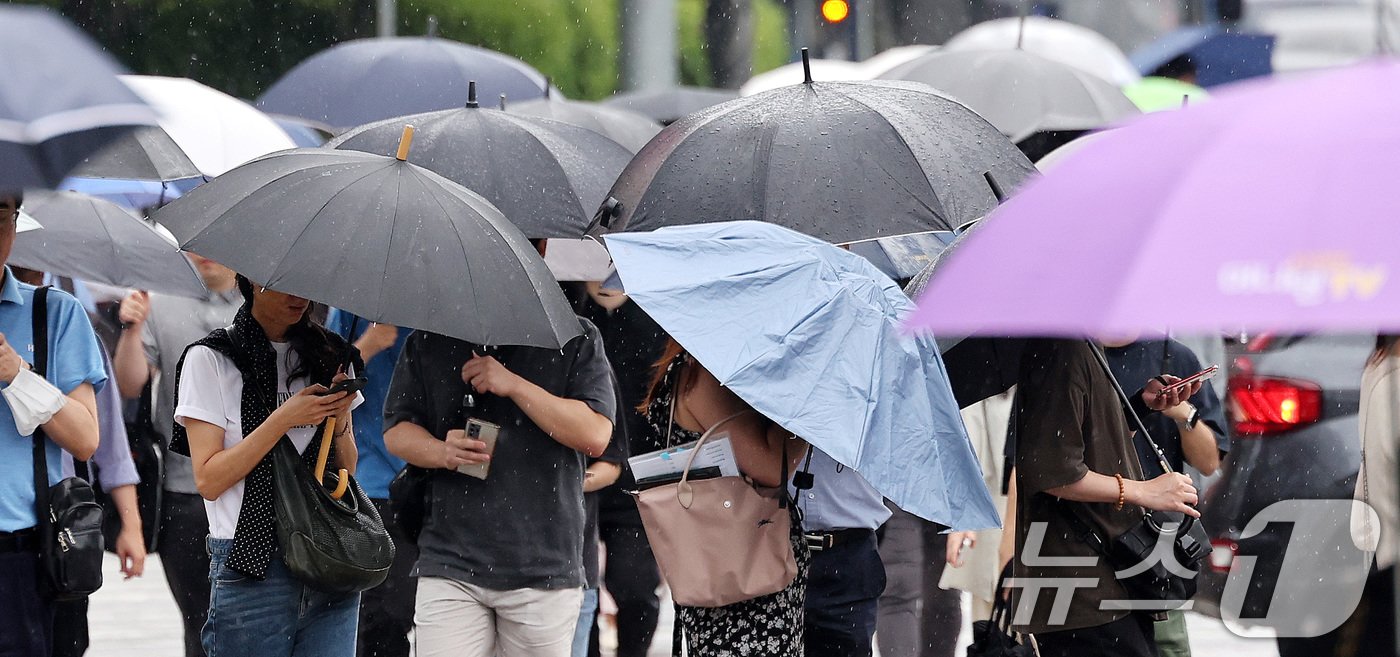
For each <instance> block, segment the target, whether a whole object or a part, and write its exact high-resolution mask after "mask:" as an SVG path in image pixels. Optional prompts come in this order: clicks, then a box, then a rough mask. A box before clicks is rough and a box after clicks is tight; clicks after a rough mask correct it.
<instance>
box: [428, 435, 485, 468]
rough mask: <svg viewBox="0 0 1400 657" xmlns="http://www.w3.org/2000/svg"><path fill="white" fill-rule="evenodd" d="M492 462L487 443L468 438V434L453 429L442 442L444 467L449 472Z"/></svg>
mask: <svg viewBox="0 0 1400 657" xmlns="http://www.w3.org/2000/svg"><path fill="white" fill-rule="evenodd" d="M490 460H491V455H490V454H488V453H487V452H486V443H484V442H482V441H480V440H474V439H472V438H468V437H467V432H466V431H463V430H461V429H453V430H451V431H448V432H447V440H444V441H442V465H441V466H440V467H442V468H444V469H447V470H456V469H457V467H458V466H462V465H476V464H478V463H486V462H487V461H490Z"/></svg>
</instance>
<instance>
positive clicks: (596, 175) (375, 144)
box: [326, 93, 632, 238]
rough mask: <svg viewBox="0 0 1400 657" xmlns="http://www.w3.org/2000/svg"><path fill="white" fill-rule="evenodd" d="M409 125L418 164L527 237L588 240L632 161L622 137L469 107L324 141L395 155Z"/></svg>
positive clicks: (368, 127) (361, 129) (470, 102)
mask: <svg viewBox="0 0 1400 657" xmlns="http://www.w3.org/2000/svg"><path fill="white" fill-rule="evenodd" d="M404 124H412V125H413V126H414V127H415V128H416V129H417V131H416V133H415V135H416V136H415V137H414V142H413V161H414V162H415V163H417V164H419V165H421V166H423V167H424V168H426V169H429V170H431V171H435V172H437V173H439V174H442V175H443V176H446V177H447V178H448V179H449V180H451V181H453V182H456V183H458V184H460V185H462V186H464V187H466V188H467V189H470V190H472V191H473V192H476V193H477V194H480V195H482V196H483V197H485V198H486V200H488V201H490V202H491V204H492V205H494V206H496V207H497V208H498V209H500V211H501V212H502V213H503V214H505V216H506V218H507V219H510V220H511V222H513V223H514V224H515V225H516V226H517V227H519V228H520V230H522V231H524V233H525V235H526V236H527V237H531V238H551V237H559V238H578V237H583V235H584V233H585V232H586V231H587V230H588V225H589V223H590V222H591V221H592V219H593V214H594V211H595V210H597V208H598V204H599V203H601V202H602V201H603V199H604V198H606V197H607V193H608V187H609V186H610V185H612V183H613V181H614V180H616V179H617V174H618V173H621V172H622V169H623V167H625V166H627V162H628V161H629V160H631V159H632V154H631V153H629V152H627V149H625V148H623V147H622V146H620V145H619V144H617V142H614V141H612V140H611V139H608V138H607V137H604V136H602V135H600V134H598V133H596V132H593V131H592V130H587V129H584V128H580V127H578V126H573V125H569V124H566V123H560V122H558V121H550V120H548V119H537V118H534V117H529V116H516V115H513V114H508V113H506V112H502V111H499V110H494V109H483V108H480V107H477V103H476V100H475V96H474V95H471V94H470V93H469V95H468V100H467V106H466V107H463V108H460V109H454V110H446V111H442V112H429V113H427V114H419V115H416V116H405V117H400V118H397V119H389V120H387V121H380V122H378V123H371V124H369V125H363V126H360V127H358V128H355V129H353V130H350V131H349V132H346V133H344V134H342V135H340V136H339V137H336V138H335V139H332V140H331V141H330V142H329V143H327V144H326V145H327V146H329V147H333V148H339V149H349V150H356V151H365V152H368V153H379V154H389V153H392V152H394V149H395V148H397V147H398V143H399V135H400V134H401V133H402V131H403V126H404Z"/></svg>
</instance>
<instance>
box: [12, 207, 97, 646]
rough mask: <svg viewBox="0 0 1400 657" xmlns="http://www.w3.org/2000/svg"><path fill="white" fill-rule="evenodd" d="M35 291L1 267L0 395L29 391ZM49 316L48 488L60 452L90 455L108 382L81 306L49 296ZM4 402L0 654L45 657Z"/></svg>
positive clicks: (26, 483)
mask: <svg viewBox="0 0 1400 657" xmlns="http://www.w3.org/2000/svg"><path fill="white" fill-rule="evenodd" d="M20 200H21V199H20V198H19V197H18V196H17V195H11V196H7V197H0V261H6V260H9V257H10V249H11V247H13V246H14V240H15V225H16V222H17V220H18V212H19V204H20ZM34 289H35V288H34V287H33V286H30V285H24V284H21V283H20V282H19V281H17V280H16V279H15V277H14V275H13V274H11V273H10V270H9V268H8V267H6V268H5V269H4V274H3V280H2V281H0V390H5V389H8V388H9V387H10V386H11V385H16V386H17V387H18V386H26V387H29V386H32V385H34V382H33V381H30V380H29V377H31V376H32V373H30V372H29V369H30V362H31V361H32V360H33V358H34V340H33V325H32V322H33V315H32V313H33V309H34V304H33V301H34ZM48 317H49V322H48V330H49V351H48V353H49V363H48V368H47V377H46V378H47V381H48V382H49V383H50V384H52V386H53V387H56V388H57V389H58V392H59V393H61V395H62V397H61V398H60V399H59V400H58V402H57V403H56V404H53V405H52V406H50V407H47V408H41V409H30V410H41V411H43V413H42V415H49V411H52V414H51V415H49V417H48V418H47V420H44V421H42V422H41V424H40V426H42V427H43V429H44V433H45V434H46V435H47V437H48V440H47V441H46V443H47V444H46V448H47V460H48V466H49V472H48V475H49V476H48V478H49V482H48V484H53V483H57V482H58V481H59V478H60V476H61V472H60V468H61V467H62V463H63V459H62V458H61V450H66V451H68V452H69V453H70V454H72V455H73V456H74V457H75V458H77V459H80V460H87V459H88V458H91V457H92V455H93V453H94V452H95V451H97V443H98V432H97V410H96V401H95V399H96V395H95V389H96V388H97V387H100V386H101V385H103V384H104V383H106V381H107V376H106V373H105V372H104V370H103V367H102V352H101V347H99V346H98V343H97V335H96V334H95V333H93V330H92V325H91V324H90V323H88V318H87V313H85V312H84V311H83V308H82V305H80V304H79V303H78V301H77V300H76V299H74V298H73V297H72V296H70V295H68V294H66V293H64V292H60V291H57V290H54V291H50V292H49V297H48ZM39 385H40V386H42V385H43V383H42V381H40V382H39ZM7 391H8V390H7ZM5 399H6V403H4V404H0V653H3V654H6V655H17V656H23V657H48V655H49V652H50V643H51V640H52V637H51V631H50V628H51V624H52V621H53V612H52V609H51V605H50V602H49V601H48V600H45V599H44V598H43V597H42V596H41V595H40V592H39V589H38V582H39V570H38V566H39V547H38V545H37V541H36V540H35V536H34V526H35V517H34V489H35V482H34V476H33V472H34V467H33V463H34V461H33V454H34V451H33V442H32V440H31V438H30V435H29V434H32V430H31V431H30V432H29V434H22V433H21V432H20V430H19V428H18V426H17V424H16V421H15V414H14V413H13V412H12V410H11V406H10V396H9V395H6V396H5ZM41 418H42V416H41ZM22 419H24V418H22ZM30 419H33V418H32V417H31V418H30ZM42 487H43V488H48V485H44V486H42Z"/></svg>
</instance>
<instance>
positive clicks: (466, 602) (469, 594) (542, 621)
mask: <svg viewBox="0 0 1400 657" xmlns="http://www.w3.org/2000/svg"><path fill="white" fill-rule="evenodd" d="M582 603H583V589H562V590H558V591H546V590H541V589H515V590H511V591H493V590H491V589H484V588H481V587H479V586H472V585H470V584H464V583H462V582H458V581H454V580H450V579H444V578H440V577H422V578H419V579H418V596H417V602H416V604H415V609H414V616H413V624H414V637H415V641H416V644H417V650H416V652H415V653H414V654H415V655H417V656H418V657H448V656H451V657H569V652H570V648H571V647H572V643H573V638H574V627H575V626H576V625H577V624H578V613H579V607H580V605H581V604H582Z"/></svg>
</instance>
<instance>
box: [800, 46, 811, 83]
mask: <svg viewBox="0 0 1400 657" xmlns="http://www.w3.org/2000/svg"><path fill="white" fill-rule="evenodd" d="M802 84H812V53H810V52H808V50H807V49H806V48H803V49H802Z"/></svg>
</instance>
